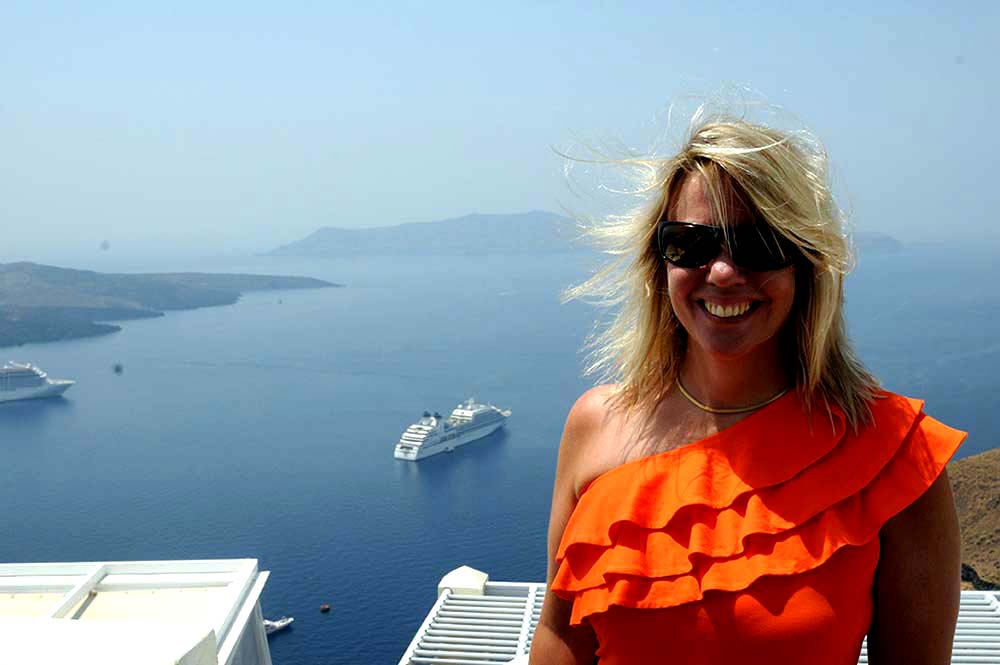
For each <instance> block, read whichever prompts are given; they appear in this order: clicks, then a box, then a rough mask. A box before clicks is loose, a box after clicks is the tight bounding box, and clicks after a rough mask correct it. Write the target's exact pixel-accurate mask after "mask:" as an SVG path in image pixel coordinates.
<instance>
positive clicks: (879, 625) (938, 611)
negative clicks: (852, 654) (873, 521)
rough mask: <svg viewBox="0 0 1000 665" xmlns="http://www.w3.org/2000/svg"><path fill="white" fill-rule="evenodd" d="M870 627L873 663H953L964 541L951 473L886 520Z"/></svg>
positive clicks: (930, 664) (881, 536) (869, 635)
mask: <svg viewBox="0 0 1000 665" xmlns="http://www.w3.org/2000/svg"><path fill="white" fill-rule="evenodd" d="M880 539H881V549H882V551H881V554H880V556H879V566H878V572H877V573H876V576H875V611H874V615H873V618H872V625H871V628H870V629H869V631H868V662H869V663H871V664H872V665H891V664H893V663H907V665H947V664H948V663H950V662H951V650H952V641H953V639H954V636H955V623H956V621H957V620H958V605H959V600H960V586H959V581H960V576H961V540H960V538H959V532H958V517H957V515H956V514H955V501H954V499H953V497H952V494H951V484H950V483H949V482H948V472H947V471H942V472H941V475H940V477H938V479H937V480H936V481H934V484H933V485H931V486H930V488H929V489H928V490H927V491H926V492H925V493H924V495H923V496H922V497H920V498H919V499H917V501H916V502H914V503H913V504H912V505H910V506H909V507H908V508H907V509H906V510H904V511H903V512H901V513H900V514H899V515H896V516H895V517H893V518H892V519H891V520H889V521H888V522H886V524H885V526H883V527H882V531H881V534H880Z"/></svg>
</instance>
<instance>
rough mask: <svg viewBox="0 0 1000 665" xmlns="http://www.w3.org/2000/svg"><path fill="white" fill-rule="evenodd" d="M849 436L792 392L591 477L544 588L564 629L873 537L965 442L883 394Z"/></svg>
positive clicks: (723, 585) (746, 580)
mask: <svg viewBox="0 0 1000 665" xmlns="http://www.w3.org/2000/svg"><path fill="white" fill-rule="evenodd" d="M873 411H874V421H873V424H872V425H870V426H867V427H865V428H864V429H862V430H861V431H860V432H858V433H856V434H855V433H853V432H851V431H849V430H848V428H847V427H846V423H845V419H844V417H843V415H842V414H841V413H840V412H838V411H836V410H835V411H834V417H833V420H832V421H831V419H830V418H829V417H828V415H827V413H826V411H825V410H822V413H818V412H814V413H813V414H812V416H811V417H810V416H807V415H806V414H805V413H804V412H803V411H802V408H801V406H800V403H799V400H798V399H797V397H796V396H795V395H794V394H793V393H790V394H789V395H786V396H785V397H783V398H782V399H781V400H779V401H777V402H775V403H774V404H772V405H770V406H769V407H767V408H765V409H762V410H761V411H759V412H757V413H755V414H753V415H751V416H749V417H747V418H745V419H744V420H742V421H740V422H739V423H737V424H735V425H733V426H732V427H729V428H727V429H726V430H724V431H722V432H720V433H719V434H716V435H714V436H711V437H708V438H706V439H703V440H701V441H698V442H696V443H692V444H690V445H687V446H683V447H681V448H678V449H675V450H670V451H667V452H664V453H660V454H658V455H653V456H651V457H646V458H643V459H640V460H636V461H634V462H629V463H626V464H624V465H622V466H619V467H617V468H615V469H612V470H611V471H608V472H607V473H605V474H603V475H601V476H599V477H598V478H596V479H595V480H594V481H592V482H591V483H590V484H589V485H588V486H587V487H586V488H585V489H584V491H583V492H582V493H581V496H580V500H579V502H578V504H577V506H576V509H575V510H574V512H573V515H572V516H571V517H570V520H569V522H568V523H567V525H566V529H565V531H564V532H563V537H562V541H561V543H560V546H559V549H558V551H557V554H556V563H557V571H556V574H555V577H554V579H553V582H552V591H553V592H555V593H556V594H558V595H559V596H561V597H563V598H566V599H572V600H573V601H574V603H573V614H572V619H571V621H572V623H574V624H578V623H580V622H582V621H583V620H584V619H586V618H587V617H588V616H590V615H593V614H596V613H600V612H605V611H607V610H608V609H609V608H610V607H611V606H621V607H631V608H667V607H674V606H677V605H681V604H684V603H689V602H693V601H698V600H700V599H701V598H703V597H704V594H705V592H707V591H738V590H742V589H746V588H747V587H749V586H750V585H751V584H753V583H754V582H755V581H756V580H758V579H760V578H761V577H763V576H766V575H792V574H797V573H803V572H806V571H809V570H812V569H815V568H817V567H819V566H821V565H823V564H824V563H825V562H826V561H828V560H829V559H830V557H831V556H833V554H834V553H836V552H837V551H838V550H840V549H841V548H843V547H845V546H851V545H855V546H857V545H863V544H866V543H869V542H870V541H871V540H872V539H873V538H876V537H877V536H878V532H879V529H880V528H881V527H882V525H883V524H884V523H885V522H886V521H887V520H888V519H889V518H891V517H892V516H893V515H895V514H897V513H898V512H900V511H901V510H903V509H904V508H905V507H906V506H908V505H909V504H911V503H912V502H913V501H915V500H916V499H917V498H919V497H920V495H921V494H923V492H924V491H926V489H927V488H928V487H930V485H931V484H932V483H933V482H934V480H935V479H936V478H937V477H938V475H939V474H940V473H941V470H942V469H943V468H944V465H945V464H946V463H947V462H948V460H949V459H950V458H951V457H952V455H953V454H954V453H955V450H956V449H957V448H958V446H959V444H960V443H961V442H962V441H963V440H964V438H965V433H964V432H959V431H957V430H954V429H951V428H950V427H947V426H945V425H942V424H941V423H939V422H937V421H935V420H934V419H932V418H930V417H928V416H926V415H925V414H924V413H923V402H921V401H919V400H913V399H909V398H906V397H902V396H899V395H895V394H892V393H883V394H882V395H880V399H878V400H877V401H876V402H875V404H874V405H873Z"/></svg>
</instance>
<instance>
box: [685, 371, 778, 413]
mask: <svg viewBox="0 0 1000 665" xmlns="http://www.w3.org/2000/svg"><path fill="white" fill-rule="evenodd" d="M677 389H678V390H680V391H681V395H684V397H685V398H687V401H689V402H691V403H692V404H694V405H695V406H696V407H698V408H699V409H701V410H702V411H707V412H709V413H719V414H733V413H746V412H747V411H756V410H757V409H760V408H763V407H765V406H767V405H768V404H770V403H772V402H777V401H778V400H779V399H781V398H782V397H783V396H784V394H785V393H787V392H788V388H785V389H784V390H781V391H780V392H778V394H777V395H774V396H773V397H769V398H767V399H766V400H764V401H763V402H760V403H758V404H751V405H750V406H741V407H737V408H735V409H720V408H719V407H716V406H709V405H708V404H703V403H702V402H699V401H698V400H696V399H695V398H694V396H693V395H692V394H691V393H689V392H688V391H687V390H686V389H685V388H684V384H683V383H681V380H680V377H678V378H677Z"/></svg>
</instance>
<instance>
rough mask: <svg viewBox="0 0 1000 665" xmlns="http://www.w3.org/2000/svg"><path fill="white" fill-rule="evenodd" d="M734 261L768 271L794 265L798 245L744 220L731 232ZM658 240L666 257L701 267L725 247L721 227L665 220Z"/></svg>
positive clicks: (676, 264) (669, 259)
mask: <svg viewBox="0 0 1000 665" xmlns="http://www.w3.org/2000/svg"><path fill="white" fill-rule="evenodd" d="M727 236H728V240H729V244H730V245H731V248H730V252H731V254H732V257H733V262H734V263H735V264H736V265H738V266H739V267H741V268H743V269H745V270H752V271H754V272H764V271H768V270H778V269H780V268H784V267H786V266H788V265H791V264H792V263H793V262H794V260H795V258H796V257H797V256H798V254H799V252H798V249H797V248H796V247H795V245H793V244H792V243H791V242H789V241H787V240H785V239H784V238H782V237H781V236H779V235H778V234H777V233H775V232H774V231H773V230H771V229H770V228H769V227H762V226H757V225H753V224H740V225H737V226H736V227H734V228H731V229H730V230H729V232H728V233H727ZM657 240H658V242H659V246H660V254H661V255H662V256H663V258H664V259H666V260H667V261H669V262H670V263H672V264H674V265H675V266H679V267H681V268H701V267H702V266H704V265H706V264H708V262H709V261H711V260H712V259H714V258H715V257H716V256H718V255H719V252H721V251H722V232H721V230H720V229H719V228H718V227H714V226H706V225H703V224H688V223H685V222H661V223H660V226H659V229H658V233H657Z"/></svg>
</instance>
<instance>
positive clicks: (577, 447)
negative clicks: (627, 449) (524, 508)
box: [559, 385, 622, 496]
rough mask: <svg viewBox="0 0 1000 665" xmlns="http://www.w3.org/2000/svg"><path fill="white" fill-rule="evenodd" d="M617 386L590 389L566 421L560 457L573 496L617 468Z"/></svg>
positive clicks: (618, 417) (619, 427) (619, 426)
mask: <svg viewBox="0 0 1000 665" xmlns="http://www.w3.org/2000/svg"><path fill="white" fill-rule="evenodd" d="M617 391H618V386H616V385H601V386H596V387H594V388H591V389H590V390H588V391H587V392H585V393H584V394H583V395H581V396H580V398H579V399H577V401H576V403H575V404H574V405H573V408H572V409H570V412H569V415H568V416H567V417H566V426H565V428H564V429H563V438H562V443H561V444H560V450H559V457H560V464H561V465H562V466H563V470H564V473H565V476H564V477H565V478H567V480H568V481H569V483H570V485H571V486H572V487H573V493H574V495H575V496H579V493H580V490H581V489H582V488H583V487H584V486H585V485H586V484H587V483H589V482H590V481H591V480H593V479H594V478H595V477H597V476H598V475H600V474H601V473H603V472H604V471H606V470H607V469H608V468H610V467H611V466H615V465H617V464H620V461H615V460H618V456H619V454H620V450H619V447H618V446H617V445H616V443H617V442H619V441H620V439H621V437H620V436H619V433H620V432H619V430H621V421H622V415H621V414H620V413H619V410H618V409H616V408H614V404H613V401H612V400H613V398H614V396H615V395H616V394H617Z"/></svg>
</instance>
